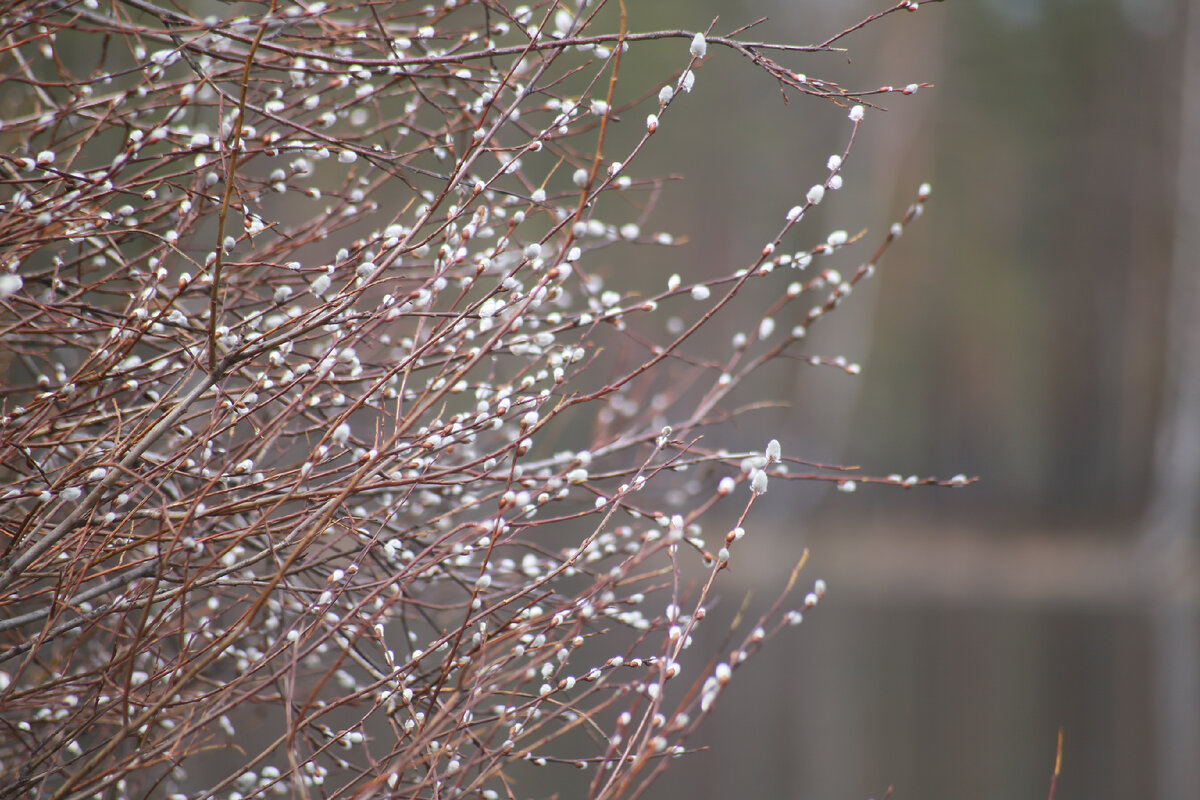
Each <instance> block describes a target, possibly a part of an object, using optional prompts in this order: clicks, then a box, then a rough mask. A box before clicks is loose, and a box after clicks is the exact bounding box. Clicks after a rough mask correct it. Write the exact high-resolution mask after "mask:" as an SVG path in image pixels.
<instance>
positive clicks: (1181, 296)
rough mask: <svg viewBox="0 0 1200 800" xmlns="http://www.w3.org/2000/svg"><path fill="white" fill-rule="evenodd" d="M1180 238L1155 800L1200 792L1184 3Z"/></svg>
mask: <svg viewBox="0 0 1200 800" xmlns="http://www.w3.org/2000/svg"><path fill="white" fill-rule="evenodd" d="M1181 6H1182V10H1181V13H1182V15H1183V20H1182V24H1181V26H1180V30H1181V31H1182V47H1181V53H1180V62H1179V63H1180V67H1181V71H1180V82H1179V86H1180V103H1179V127H1178V160H1177V162H1176V163H1177V169H1176V173H1175V174H1176V181H1177V183H1176V196H1175V220H1174V226H1173V227H1174V240H1173V242H1172V246H1173V252H1172V263H1171V276H1170V282H1169V285H1168V304H1169V305H1168V309H1167V331H1166V340H1167V361H1166V378H1165V380H1166V385H1165V388H1166V391H1165V392H1164V395H1163V397H1164V402H1163V410H1162V412H1161V415H1160V419H1159V429H1158V441H1157V446H1156V451H1155V461H1154V465H1153V475H1152V481H1151V490H1150V499H1149V504H1148V506H1147V509H1146V515H1145V519H1144V521H1143V529H1142V545H1143V556H1144V558H1143V566H1144V568H1145V569H1146V577H1147V578H1148V579H1149V580H1148V583H1147V585H1148V586H1153V587H1156V588H1157V592H1156V596H1155V597H1153V598H1152V599H1151V604H1150V614H1151V637H1152V642H1153V645H1152V653H1151V655H1152V658H1153V659H1154V661H1153V663H1152V665H1151V673H1150V674H1151V692H1152V693H1153V699H1154V712H1155V732H1154V735H1155V740H1156V742H1155V744H1156V752H1157V753H1158V764H1157V784H1158V791H1157V796H1158V797H1161V798H1178V797H1188V796H1193V795H1192V793H1193V792H1194V791H1195V788H1196V787H1197V786H1200V630H1198V628H1200V614H1198V613H1197V605H1196V590H1195V582H1196V577H1195V575H1191V574H1189V571H1190V570H1191V564H1192V563H1193V562H1192V560H1191V558H1189V557H1188V556H1189V555H1190V553H1189V551H1190V549H1191V548H1192V547H1194V546H1195V544H1196V541H1197V531H1198V530H1200V263H1198V261H1200V146H1198V143H1200V8H1197V7H1196V6H1195V5H1194V4H1193V3H1192V2H1190V1H1189V0H1184V2H1183V3H1182V4H1181Z"/></svg>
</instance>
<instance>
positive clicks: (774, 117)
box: [622, 0, 1200, 800]
mask: <svg viewBox="0 0 1200 800" xmlns="http://www.w3.org/2000/svg"><path fill="white" fill-rule="evenodd" d="M629 6H630V16H629V22H630V27H631V29H635V30H652V29H658V28H677V27H683V28H688V29H701V30H703V29H705V28H707V26H708V24H709V23H710V22H711V20H712V19H713V18H714V17H716V16H717V15H720V19H719V21H718V22H717V23H716V25H715V28H714V31H715V32H717V33H725V32H728V31H730V30H733V29H735V28H738V27H740V26H742V25H745V24H748V23H751V22H754V21H755V20H757V19H759V18H761V17H768V18H769V20H768V21H767V22H765V23H763V24H762V25H761V26H759V27H758V28H757V29H753V30H751V31H750V32H748V33H746V34H744V38H746V39H755V38H758V39H762V40H768V41H790V42H802V43H813V44H815V43H818V42H821V41H824V40H825V39H827V38H829V37H830V36H832V35H834V34H836V33H838V32H840V31H842V30H844V29H846V28H848V27H850V26H852V25H854V24H855V23H857V22H858V21H859V20H861V19H862V18H863V17H865V16H867V15H869V14H872V13H875V12H878V11H881V10H883V9H885V8H887V7H888V4H887V3H886V2H867V1H866V0H809V1H808V2H803V3H797V2H791V1H790V0H742V1H741V2H736V3H730V2H711V1H710V2H693V3H688V4H679V3H672V2H666V1H665V0H663V1H662V2H650V1H649V0H642V2H637V3H630V4H629ZM681 6H682V8H681ZM1198 31H1200V8H1198V7H1196V4H1195V3H1194V2H1192V0H1123V1H1121V0H1088V1H1087V2H1084V1H1083V0H975V1H974V2H971V1H970V0H947V2H944V3H928V4H922V5H921V6H920V8H919V10H918V11H917V12H916V13H911V14H910V13H898V14H893V15H891V16H889V17H887V18H885V19H883V20H880V21H879V22H877V23H875V24H872V25H870V26H868V27H866V28H865V29H863V30H861V31H859V32H857V33H855V34H853V35H851V36H848V37H846V38H845V39H843V40H841V41H840V42H839V45H842V46H845V47H846V48H847V50H848V52H846V53H844V54H819V55H815V54H782V55H780V56H779V57H778V60H780V61H781V63H784V64H785V65H787V66H788V67H789V68H791V69H794V70H795V71H797V72H803V73H806V74H807V75H808V76H810V77H814V78H815V77H819V78H822V79H826V80H830V81H834V82H837V83H838V84H841V85H843V86H846V87H852V88H856V89H868V88H872V87H878V86H881V85H886V84H894V85H897V86H902V85H905V84H908V83H914V82H928V83H932V84H934V87H932V88H924V89H921V90H920V91H918V92H917V93H916V94H914V95H912V96H908V97H904V96H899V95H885V96H881V97H879V98H878V102H879V104H880V105H881V106H883V107H884V108H886V111H883V110H868V112H867V117H866V122H865V124H864V125H863V127H862V129H861V131H860V134H859V137H858V140H857V141H856V143H855V146H854V150H853V153H852V156H851V158H850V159H849V160H848V161H847V164H846V167H845V168H844V170H843V175H844V177H845V181H846V185H845V188H844V189H843V190H841V191H840V192H837V193H835V194H831V195H830V196H828V197H827V198H826V200H825V202H824V203H823V204H822V205H821V206H820V207H819V208H818V209H816V211H817V212H819V213H816V214H813V215H812V216H811V218H809V219H808V220H807V221H806V222H805V223H804V226H802V228H801V230H800V233H799V239H798V240H797V243H799V242H800V241H805V242H808V246H811V244H812V243H814V242H816V241H821V240H823V239H824V237H825V235H827V234H828V232H829V231H831V230H835V229H847V230H849V231H850V232H851V234H853V233H856V232H857V231H859V230H861V229H863V228H866V229H867V230H868V235H867V236H866V237H865V238H864V240H863V242H862V243H861V244H859V245H858V246H857V247H855V248H851V249H850V250H849V252H847V253H845V254H843V255H841V256H839V257H840V258H841V259H842V261H841V263H840V264H833V263H832V262H830V265H831V266H837V267H838V268H839V269H841V271H842V273H843V274H844V275H848V274H851V273H852V272H853V270H854V269H855V267H856V266H857V264H858V263H860V261H861V260H862V259H864V258H866V256H867V255H868V254H869V253H870V252H871V251H872V250H873V249H874V247H875V244H876V243H877V242H878V241H879V237H880V236H881V235H882V232H883V231H886V227H887V225H888V224H890V223H891V222H893V221H895V220H897V219H899V218H900V216H901V215H902V214H903V212H904V210H905V208H906V207H907V206H908V204H909V203H911V202H913V200H914V199H915V195H916V190H917V186H918V185H919V184H920V183H921V182H922V181H929V182H930V183H931V184H932V186H933V196H932V198H931V200H930V201H929V203H928V204H927V207H926V213H925V214H924V216H923V217H922V218H921V219H920V220H918V221H917V222H916V223H915V224H914V225H912V226H911V227H910V228H909V230H908V232H907V233H906V234H905V235H904V237H903V238H902V239H901V240H900V241H899V242H897V243H896V245H895V246H894V247H893V248H892V250H891V251H890V252H889V253H888V255H887V256H886V257H885V258H884V260H883V262H882V264H881V266H880V269H879V271H878V273H877V275H876V277H875V278H873V279H872V280H870V281H867V282H866V283H865V284H864V285H863V286H862V287H861V288H860V289H858V290H856V292H855V294H854V295H853V296H852V297H851V298H850V300H849V301H848V302H847V303H846V304H844V305H843V306H842V307H841V308H840V309H839V310H838V312H837V313H836V314H833V315H831V316H830V318H829V319H828V320H822V324H821V325H820V326H815V327H814V331H813V334H812V336H811V337H810V341H809V345H810V346H811V348H812V349H811V352H812V353H814V354H820V355H825V356H836V355H843V356H845V357H846V358H847V359H849V360H850V361H856V362H860V363H862V365H863V373H862V374H861V375H859V376H850V375H844V374H841V373H840V372H838V371H837V370H830V369H828V368H825V369H822V368H813V367H809V366H807V365H802V364H792V365H790V366H789V367H786V368H784V369H780V370H778V371H777V372H776V373H773V375H772V378H771V380H773V381H777V382H778V383H777V385H776V386H775V387H774V388H773V390H772V393H771V394H772V396H785V397H789V398H790V400H791V407H790V408H788V409H779V410H776V411H768V412H764V413H762V414H760V415H758V416H756V417H747V418H744V419H743V420H742V422H741V423H740V425H741V427H740V430H739V432H738V437H739V441H740V444H741V445H742V446H745V443H746V442H747V441H750V442H756V443H757V442H760V441H766V439H767V438H769V437H771V436H777V437H778V438H780V440H781V441H782V442H783V443H784V451H785V453H786V454H788V455H795V456H800V457H802V458H807V459H812V460H815V461H820V462H826V463H841V464H854V465H859V466H861V467H862V471H863V473H864V474H869V475H880V476H883V475H888V474H892V473H899V474H902V475H905V476H907V475H910V474H914V475H917V476H920V477H926V476H939V477H942V478H948V477H950V476H951V475H954V474H956V473H965V474H967V475H970V476H978V477H979V478H980V481H979V482H978V483H977V484H974V485H973V486H971V487H970V488H967V489H961V490H950V489H938V488H918V489H913V490H911V491H905V490H903V489H898V488H893V487H878V486H877V487H870V486H860V487H859V490H858V491H857V492H855V493H853V494H844V493H840V492H831V491H827V490H822V489H820V488H819V487H817V488H810V487H809V486H808V485H805V484H792V485H789V486H787V487H786V488H781V489H780V490H778V491H777V490H776V482H775V481H773V482H772V491H771V493H769V494H768V495H767V496H766V497H764V498H763V499H764V500H766V501H767V502H766V503H765V504H763V505H756V507H755V514H754V515H753V520H752V521H753V525H754V528H753V531H752V534H753V541H751V539H748V540H747V544H750V545H751V546H750V547H743V548H742V551H743V552H742V553H741V555H740V556H738V557H740V559H741V561H740V562H738V561H737V558H735V564H734V567H735V576H737V578H738V579H739V580H740V581H742V582H743V585H744V586H745V587H746V588H751V587H753V586H757V585H762V586H771V585H778V584H779V583H781V582H782V580H783V578H784V577H785V573H786V570H787V569H788V568H790V566H791V564H792V563H794V559H795V558H796V557H798V556H799V554H800V552H801V551H802V550H803V548H805V547H807V548H809V549H810V550H811V552H812V558H811V560H810V562H809V567H808V572H807V573H806V574H808V575H810V576H812V577H817V576H820V577H824V578H825V579H826V580H827V581H828V582H829V586H830V590H829V595H828V597H827V599H826V601H825V603H823V604H822V607H821V608H819V609H817V610H816V611H815V613H813V614H811V615H810V616H809V617H808V618H807V619H806V621H805V623H804V625H802V626H801V628H800V629H799V630H798V631H795V632H788V635H786V636H784V637H782V638H781V639H780V640H777V641H776V642H774V643H773V646H772V648H771V649H770V651H769V652H768V653H766V654H765V655H764V657H762V658H759V659H756V660H755V661H753V662H751V663H750V664H748V665H747V666H746V667H745V672H744V673H739V678H740V680H738V681H734V682H733V684H731V691H730V692H729V694H728V695H727V696H725V697H724V698H723V702H722V703H721V704H718V709H719V710H718V713H717V715H716V716H715V717H714V718H713V719H712V720H711V723H712V724H711V725H709V727H708V729H707V731H706V733H705V735H704V736H703V737H701V738H702V739H703V740H704V742H705V743H707V744H710V745H712V750H711V751H710V752H708V753H706V754H703V755H700V756H697V757H695V758H694V759H693V760H692V762H691V763H689V764H688V765H686V766H684V765H681V768H678V769H674V770H669V771H668V772H667V774H666V776H665V777H664V778H663V780H662V782H661V783H660V784H658V785H656V788H655V791H654V796H655V797H694V798H724V797H744V798H758V797H762V798H768V797H770V798H776V797H789V798H814V799H815V798H868V797H880V796H881V795H883V794H884V793H885V791H886V790H887V789H888V787H889V786H894V787H895V788H894V790H893V794H892V796H893V797H897V798H922V799H923V800H950V798H963V797H970V798H975V799H976V800H989V799H991V798H995V799H996V800H1001V799H1002V798H1034V797H1045V796H1046V795H1047V793H1048V790H1049V782H1050V775H1051V772H1052V770H1053V766H1054V760H1055V744H1056V737H1057V734H1058V730H1059V728H1060V727H1061V728H1062V729H1063V731H1064V745H1063V773H1062V777H1061V778H1060V780H1059V785H1058V790H1057V794H1056V796H1057V797H1059V798H1083V797H1087V798H1095V799H1099V798H1128V797H1144V798H1151V797H1159V798H1164V799H1165V798H1182V797H1197V796H1200V794H1197V793H1198V792H1200V788H1198V787H1200V772H1198V769H1200V768H1198V766H1197V764H1200V731H1198V729H1200V703H1198V701H1197V695H1198V693H1200V689H1198V686H1197V684H1198V683H1200V658H1198V655H1197V650H1198V645H1197V641H1198V639H1200V625H1198V623H1197V613H1196V609H1197V593H1198V587H1200V570H1198V569H1197V559H1196V547H1195V545H1196V540H1197V528H1198V527H1200V525H1198V522H1197V498H1198V497H1200V431H1198V428H1200V387H1198V386H1197V385H1196V383H1197V381H1198V380H1200V310H1198V309H1197V296H1198V290H1197V275H1196V270H1197V267H1198V266H1200V264H1198V263H1197V262H1198V260H1200V246H1198V245H1197V243H1196V242H1197V239H1196V237H1197V233H1196V231H1197V230H1198V229H1200V167H1198V161H1200V32H1198ZM678 49H679V45H678V42H677V41H673V42H670V43H669V46H668V45H664V46H663V49H662V50H660V51H658V52H657V53H656V51H655V50H653V49H652V48H644V49H642V50H636V49H635V51H631V55H633V54H634V53H636V54H637V56H636V57H637V58H644V59H646V61H645V62H639V61H636V60H632V59H631V60H630V62H628V64H623V65H622V71H623V73H625V72H626V70H637V69H643V68H644V69H646V70H647V71H648V72H653V73H661V72H663V71H664V70H670V69H676V68H678V59H677V57H678V55H679V53H678V52H677V51H678ZM670 111H671V113H670V114H669V115H668V116H667V117H665V118H664V122H663V125H662V128H661V129H660V132H659V134H657V135H656V139H655V140H654V141H653V142H652V144H653V145H654V147H653V148H652V152H650V153H648V154H647V158H646V159H644V160H642V161H640V162H639V163H640V169H641V170H643V171H646V172H651V171H652V172H658V173H665V172H678V173H680V174H683V175H685V176H686V181H685V182H684V183H681V184H675V185H673V186H672V187H671V188H669V189H668V191H667V192H666V194H665V195H664V198H663V200H662V202H661V205H660V208H659V209H658V210H657V211H656V213H655V216H654V220H655V224H656V225H657V226H661V227H664V228H666V229H668V230H670V231H671V232H672V233H674V234H676V235H677V236H686V237H688V238H689V242H688V244H687V245H686V246H685V247H684V249H682V250H681V251H679V252H677V253H674V254H672V255H673V256H677V258H675V259H674V260H676V261H680V262H683V263H685V264H690V265H691V266H689V269H694V270H696V271H697V272H703V271H704V270H712V272H713V274H716V273H717V272H718V271H719V270H721V269H727V267H728V265H729V264H737V265H741V264H749V263H752V262H753V260H754V258H755V255H756V254H757V252H758V251H759V249H761V246H762V244H763V243H764V242H766V241H769V240H770V238H771V237H772V236H773V235H774V233H775V232H776V231H777V230H778V227H779V225H780V223H781V221H782V218H783V214H784V212H785V211H786V209H787V208H789V207H790V206H791V205H793V204H794V203H796V202H800V200H801V198H802V197H803V195H804V192H805V191H806V190H807V188H808V187H809V186H810V185H812V184H813V183H816V182H819V181H820V180H822V179H823V178H824V175H825V174H826V173H825V161H826V159H827V157H828V155H829V154H830V153H835V152H839V153H840V152H841V150H842V148H843V146H844V144H845V140H846V137H847V135H848V133H849V123H848V121H847V120H846V112H845V110H844V109H841V108H838V107H836V106H834V105H832V104H830V103H827V102H823V101H820V100H817V99H814V98H806V97H796V96H792V97H791V100H790V103H789V104H788V105H784V104H783V103H782V102H781V99H780V92H779V88H778V87H777V86H776V85H775V84H774V83H773V82H772V81H771V80H770V79H769V78H767V77H766V76H765V75H763V74H762V73H760V72H759V71H758V70H756V69H755V68H754V67H753V66H752V65H750V64H749V63H747V62H746V61H745V60H744V59H742V58H741V57H740V56H737V55H736V54H734V53H731V52H729V51H728V50H722V49H721V48H710V55H709V59H708V61H707V62H706V63H705V64H704V65H702V66H701V67H700V68H699V69H698V70H697V82H696V88H695V90H694V91H693V92H692V94H691V95H690V96H686V97H682V98H681V101H680V102H678V103H677V104H675V105H673V106H672V108H671V110H670ZM638 118H639V119H640V117H638ZM660 137H661V138H660ZM635 257H637V256H635ZM646 257H647V258H650V257H655V255H654V253H650V254H649V255H648V256H646ZM657 257H661V256H657ZM856 259H857V260H856ZM660 269H662V267H661V266H660ZM783 322H784V320H780V323H781V324H782V323H783ZM789 324H790V323H789ZM818 327H819V330H818V329H817V328H818ZM706 527H708V528H710V529H716V526H713V525H708V526H706ZM746 551H753V552H746ZM726 591H727V592H728V591H729V587H728V585H727V588H726ZM765 591H766V590H764V592H765ZM757 599H758V601H759V602H760V603H762V604H767V603H769V602H770V601H771V600H772V599H773V595H768V594H763V595H762V596H761V597H758V598H757ZM727 600H728V602H729V603H730V605H731V606H736V605H737V604H738V601H739V598H736V597H730V596H728V595H727ZM719 634H720V630H719V629H715V630H714V631H713V632H712V633H711V635H712V636H714V637H716V636H718V635H719ZM702 644H707V645H710V646H715V645H716V644H717V642H716V641H715V639H714V640H713V641H710V642H705V643H702Z"/></svg>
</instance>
